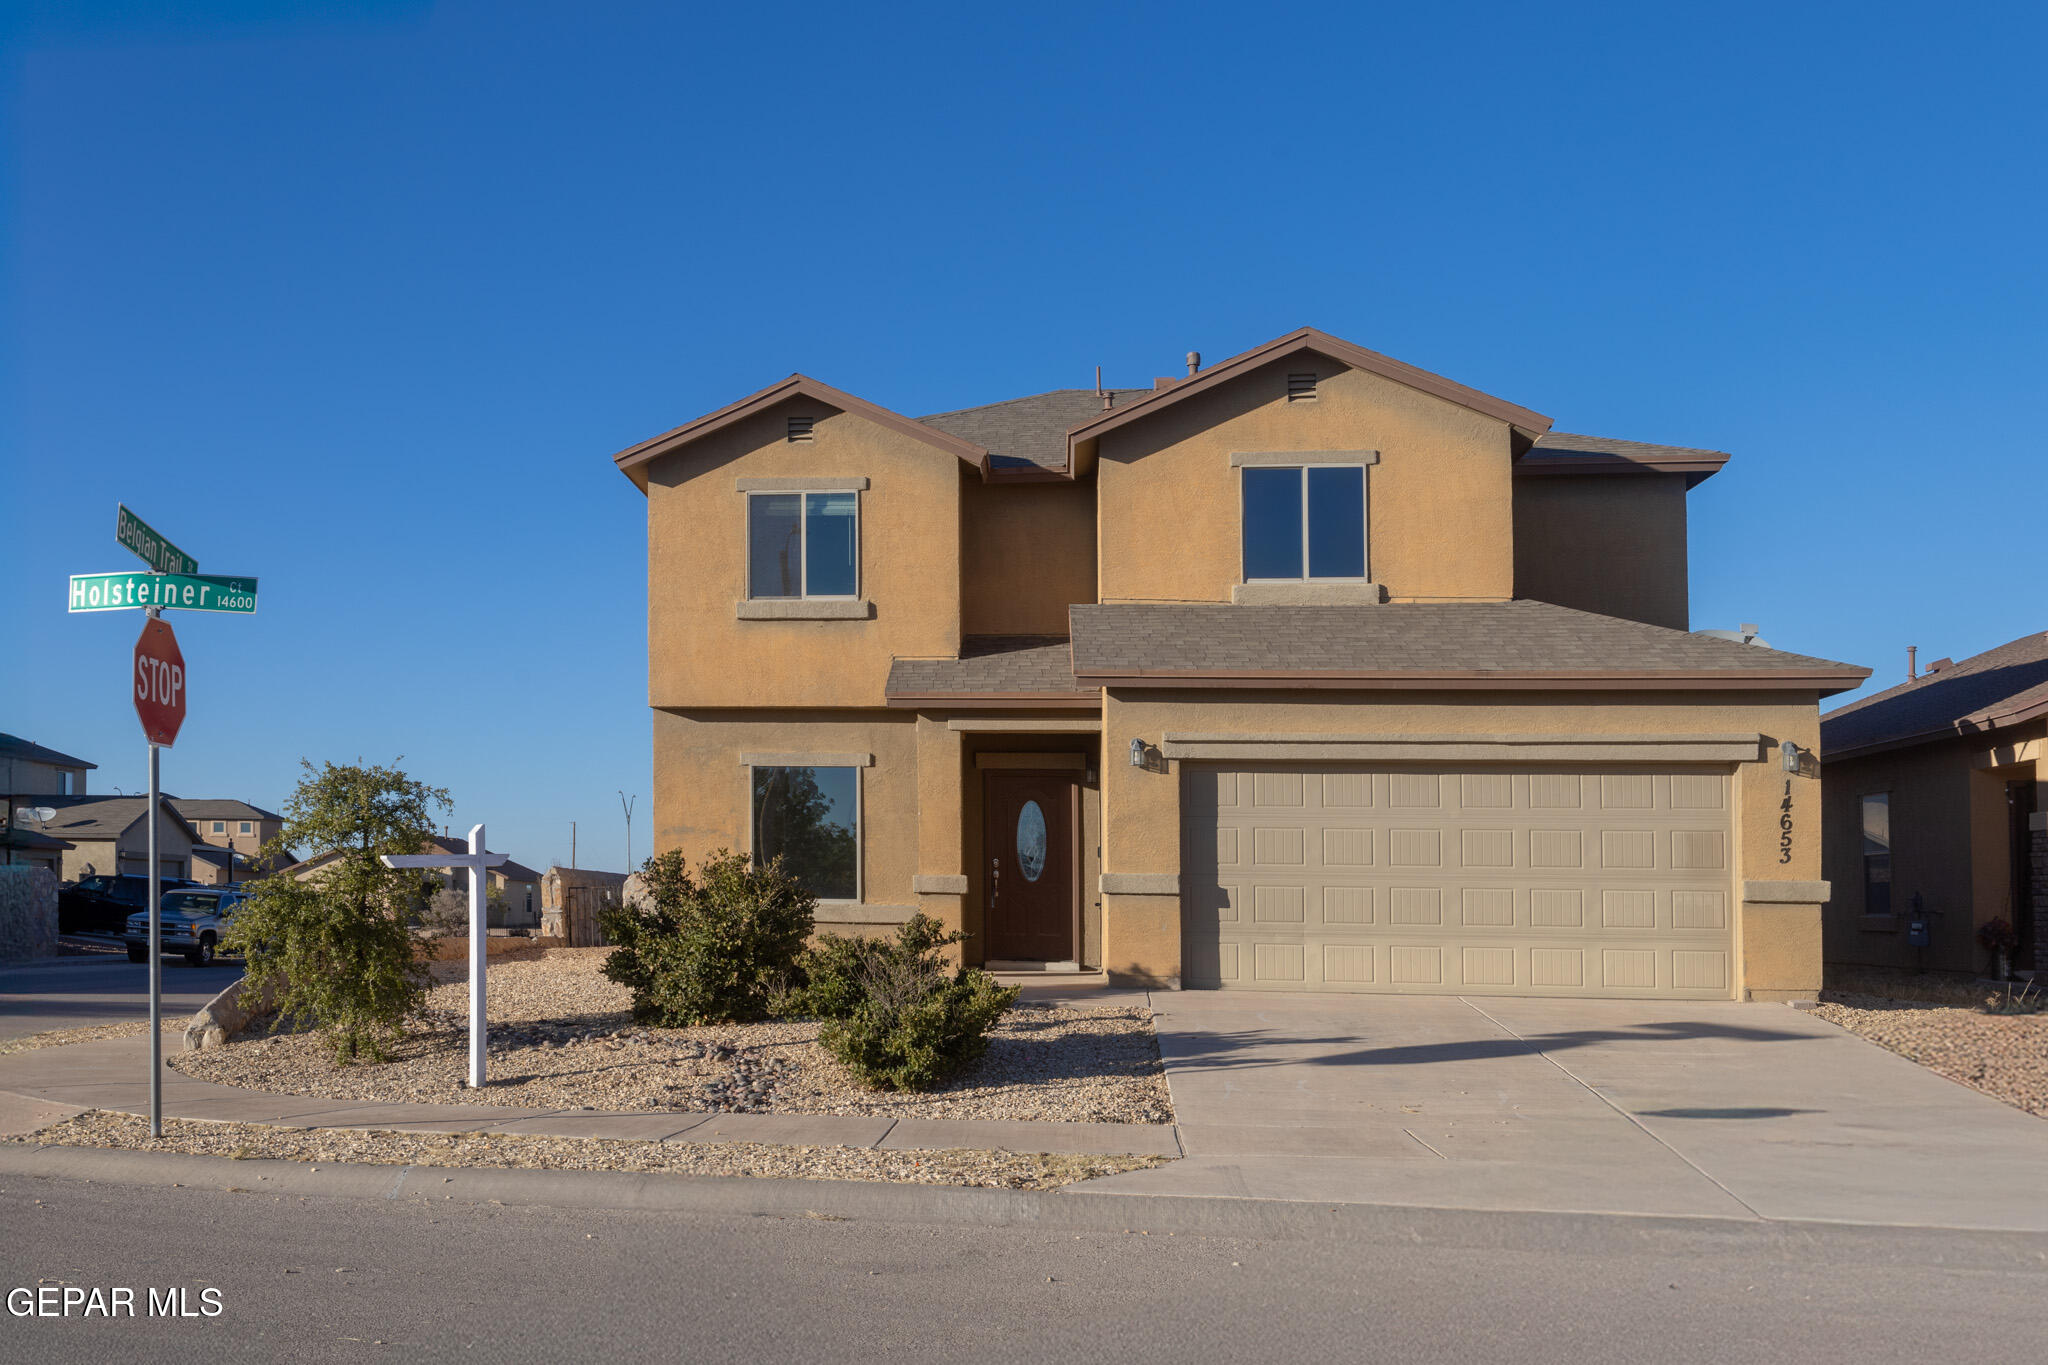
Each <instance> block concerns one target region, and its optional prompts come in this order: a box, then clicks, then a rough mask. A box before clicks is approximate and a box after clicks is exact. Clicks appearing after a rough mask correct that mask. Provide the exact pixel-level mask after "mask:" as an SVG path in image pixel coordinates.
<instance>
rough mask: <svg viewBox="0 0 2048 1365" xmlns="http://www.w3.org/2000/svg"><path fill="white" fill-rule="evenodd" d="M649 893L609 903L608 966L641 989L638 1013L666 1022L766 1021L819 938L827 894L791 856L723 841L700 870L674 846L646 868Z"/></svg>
mask: <svg viewBox="0 0 2048 1365" xmlns="http://www.w3.org/2000/svg"><path fill="white" fill-rule="evenodd" d="M641 871H642V873H643V874H644V875H645V877H646V885H647V892H648V899H649V900H650V901H651V902H652V904H648V905H643V906H640V907H634V906H616V907H607V908H606V909H605V910H604V911H603V912H602V913H601V914H600V915H599V917H598V918H599V922H600V923H601V924H602V925H603V927H604V932H605V936H606V937H607V938H609V939H610V940H611V941H612V943H613V944H615V945H617V946H616V947H614V949H613V950H612V954H611V956H610V957H608V958H606V959H605V963H604V974H605V975H606V976H608V977H610V978H611V979H612V980H614V981H616V982H618V983H619V984H620V985H621V986H624V987H626V988H627V989H628V990H630V991H632V992H633V1017H634V1019H636V1020H638V1021H639V1022H641V1023H643V1024H653V1025H656V1026H658V1027H662V1028H687V1027H689V1026H691V1025H693V1024H723V1023H730V1022H735V1021H741V1020H750V1019H760V1018H762V1017H764V1016H765V1015H766V1014H767V1013H768V1000H769V997H770V996H771V995H772V994H773V993H774V992H775V991H776V990H778V989H780V988H781V986H782V984H783V982H784V981H785V980H786V979H787V977H788V975H789V971H790V968H791V966H792V965H793V964H794V963H795V961H796V956H797V954H798V953H799V952H801V951H802V950H803V946H804V940H805V939H806V938H808V937H809V936H810V933H811V924H812V912H813V910H814V909H815V907H816V905H817V901H816V900H815V899H814V898H813V897H812V895H811V893H810V892H808V891H806V890H805V889H804V888H803V885H802V884H801V883H800V882H798V881H797V879H796V878H794V877H792V876H790V875H789V874H788V873H787V872H785V871H784V870H783V867H782V860H781V859H780V858H777V859H774V860H773V861H771V862H770V863H769V864H768V865H767V866H766V867H756V866H754V863H753V861H752V859H750V858H748V857H747V856H746V855H745V854H743V853H731V852H728V851H726V850H725V849H720V850H719V851H718V852H716V853H714V854H712V855H711V856H710V857H709V858H707V859H706V860H705V861H704V863H703V865H702V866H700V867H699V868H698V869H697V875H696V876H695V877H692V876H691V875H690V870H689V867H688V865H687V864H686V863H685V861H684V859H683V855H682V854H681V853H680V852H678V851H676V850H674V849H671V850H670V851H669V852H667V853H659V854H656V855H655V856H654V857H652V858H649V859H648V860H647V862H646V863H645V864H644V865H643V866H642V868H641Z"/></svg>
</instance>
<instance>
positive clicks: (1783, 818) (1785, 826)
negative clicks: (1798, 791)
mask: <svg viewBox="0 0 2048 1365" xmlns="http://www.w3.org/2000/svg"><path fill="white" fill-rule="evenodd" d="M1778 861H1779V862H1781V863H1789V862H1791V861H1792V779H1791V778H1789V777H1788V778H1786V779H1785V799H1784V800H1783V801H1780V802H1779V803H1778Z"/></svg>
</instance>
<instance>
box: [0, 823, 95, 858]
mask: <svg viewBox="0 0 2048 1365" xmlns="http://www.w3.org/2000/svg"><path fill="white" fill-rule="evenodd" d="M77 847H78V845H76V844H74V843H72V842H71V841H70V840H68V839H59V838H57V837H56V836H55V835H53V834H43V833H40V832H38V831H36V830H32V829H25V828H23V827H22V826H20V825H16V826H14V827H13V828H12V829H0V848H40V849H45V850H48V851H50V852H61V851H62V850H64V849H67V848H77Z"/></svg>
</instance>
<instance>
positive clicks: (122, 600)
mask: <svg viewBox="0 0 2048 1365" xmlns="http://www.w3.org/2000/svg"><path fill="white" fill-rule="evenodd" d="M134 607H176V608H177V609H178V610H180V611H231V612H236V613H239V614H241V615H244V616H246V615H249V614H251V613H253V612H254V611H255V610H256V580H255V579H253V578H219V577H215V576H214V575H212V574H192V573H75V574H73V575H71V610H73V611H127V610H129V609H131V608H134Z"/></svg>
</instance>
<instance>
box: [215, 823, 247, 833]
mask: <svg viewBox="0 0 2048 1365" xmlns="http://www.w3.org/2000/svg"><path fill="white" fill-rule="evenodd" d="M213 832H214V833H215V834H226V833H227V832H228V822H227V821H225V820H216V821H214V822H213ZM245 832H246V831H245Z"/></svg>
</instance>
